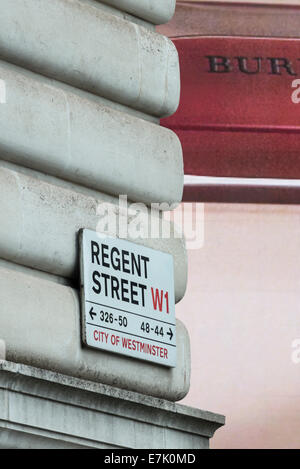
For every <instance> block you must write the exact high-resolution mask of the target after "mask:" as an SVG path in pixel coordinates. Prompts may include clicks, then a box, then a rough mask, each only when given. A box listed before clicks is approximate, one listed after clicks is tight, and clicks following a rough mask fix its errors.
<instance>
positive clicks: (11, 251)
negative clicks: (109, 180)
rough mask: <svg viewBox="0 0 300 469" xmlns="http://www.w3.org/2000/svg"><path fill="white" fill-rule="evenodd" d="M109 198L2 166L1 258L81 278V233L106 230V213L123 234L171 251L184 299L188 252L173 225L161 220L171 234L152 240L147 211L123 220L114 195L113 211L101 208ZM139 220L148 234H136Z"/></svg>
mask: <svg viewBox="0 0 300 469" xmlns="http://www.w3.org/2000/svg"><path fill="white" fill-rule="evenodd" d="M108 201H109V199H108V198H107V197H106V196H105V195H103V196H102V195H101V194H100V193H99V197H98V198H97V199H95V198H93V197H88V196H85V195H83V194H81V193H79V192H75V191H73V190H68V189H65V188H63V187H60V186H56V185H54V184H48V183H46V182H43V181H41V180H39V179H35V178H32V177H29V176H26V175H24V174H22V173H20V172H17V171H13V170H10V169H7V168H4V167H1V165H0V220H1V224H0V257H2V258H4V259H6V260H9V261H12V262H16V263H18V264H22V265H26V266H28V267H32V268H35V269H38V270H43V271H45V272H48V273H52V274H56V275H60V276H63V277H68V278H77V269H78V247H77V240H78V231H79V230H80V229H81V228H89V229H91V230H94V231H95V230H96V229H97V228H98V229H99V228H100V231H101V232H106V233H107V230H105V226H104V227H103V225H104V224H103V223H101V216H103V215H104V219H105V220H106V221H109V220H112V221H113V224H112V226H113V225H114V223H115V220H116V222H117V223H118V220H119V221H120V220H121V221H120V226H119V228H118V226H117V229H118V230H119V231H118V233H119V234H121V235H122V236H123V237H124V238H126V239H128V240H130V241H133V242H136V243H139V244H142V245H145V246H148V247H150V248H153V249H157V250H160V251H164V252H167V253H170V254H172V255H173V258H174V277H175V299H176V301H177V302H178V301H180V299H181V298H182V297H183V296H184V293H185V289H186V283H187V255H186V250H185V243H184V239H183V238H182V237H181V236H180V235H179V233H178V232H177V231H176V230H175V228H174V225H173V223H170V222H168V221H164V222H163V227H164V230H165V232H166V233H167V230H169V232H170V237H168V238H163V237H159V238H150V237H149V233H150V228H151V226H152V225H151V223H150V219H149V216H150V215H149V213H150V212H149V211H148V212H146V216H145V217H144V216H143V217H139V216H138V215H136V213H139V212H138V210H137V211H135V210H133V211H129V216H128V223H127V222H124V223H122V217H121V218H120V217H119V216H118V215H119V213H121V215H123V216H125V215H126V207H125V210H123V208H122V207H121V208H120V209H119V206H118V205H117V203H118V201H116V200H115V199H113V198H112V199H111V200H110V203H111V207H112V208H113V210H114V212H112V210H111V213H110V215H107V216H106V215H105V211H104V212H102V209H104V207H106V206H105V205H103V204H105V203H107V202H108ZM147 213H148V215H147ZM138 221H139V222H140V223H141V227H142V228H143V229H144V232H145V238H143V237H139V238H136V237H135V233H136V231H135V229H136V224H137V222H138ZM151 221H152V223H153V226H154V223H155V221H159V216H158V214H156V215H155V214H154V216H153V218H152V219H151ZM148 222H149V223H148ZM99 223H100V225H99ZM120 227H121V233H120ZM102 228H103V229H102ZM122 231H124V232H123V233H122ZM126 231H127V233H126ZM110 233H111V232H110ZM167 234H169V233H167ZM157 236H158V235H157Z"/></svg>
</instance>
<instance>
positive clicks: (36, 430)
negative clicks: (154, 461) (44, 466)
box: [0, 361, 225, 449]
mask: <svg viewBox="0 0 300 469" xmlns="http://www.w3.org/2000/svg"><path fill="white" fill-rule="evenodd" d="M0 396H1V399H0V428H1V432H0V447H3V445H5V444H6V445H7V446H9V445H10V446H11V445H12V443H11V440H12V441H16V442H17V443H16V444H18V441H19V440H20V445H21V446H22V445H23V446H24V445H25V446H26V441H27V440H28V444H29V442H30V445H31V447H43V446H44V445H47V446H49V445H50V446H51V445H52V446H53V447H56V446H57V447H61V446H64V445H65V447H68V445H70V447H71V446H73V447H74V445H75V447H76V446H78V447H80V446H81V447H95V448H96V447H98V448H103V447H106V448H111V447H123V448H176V449H180V448H191V449H195V448H207V447H208V445H209V438H211V437H212V436H213V434H214V432H215V431H216V430H217V429H218V428H219V427H221V426H222V425H224V423H225V418H224V417H223V416H221V415H218V414H214V413H211V412H206V411H202V410H199V409H193V408H190V407H187V406H183V405H179V404H174V403H171V402H169V401H166V400H161V399H156V398H152V397H150V396H144V395H141V394H138V393H135V392H130V391H124V390H121V389H118V388H114V387H111V386H107V385H102V384H97V383H93V382H90V381H86V380H81V379H77V378H72V377H69V376H65V375H62V374H58V373H53V372H50V371H46V370H41V369H38V368H33V367H30V366H26V365H21V364H15V363H11V362H5V361H2V362H0ZM17 435H18V437H17ZM56 441H57V443H56Z"/></svg>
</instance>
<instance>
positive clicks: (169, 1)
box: [98, 0, 176, 24]
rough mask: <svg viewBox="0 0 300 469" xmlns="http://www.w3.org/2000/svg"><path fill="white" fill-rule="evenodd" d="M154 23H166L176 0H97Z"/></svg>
mask: <svg viewBox="0 0 300 469" xmlns="http://www.w3.org/2000/svg"><path fill="white" fill-rule="evenodd" d="M98 1H102V2H103V3H107V4H108V5H111V6H113V7H115V8H118V9H120V10H124V11H127V12H128V13H131V14H132V15H134V16H138V17H139V18H143V19H144V20H147V21H150V22H151V23H154V24H163V23H167V21H169V20H170V19H171V18H172V16H173V15H174V12H175V5H176V0H98Z"/></svg>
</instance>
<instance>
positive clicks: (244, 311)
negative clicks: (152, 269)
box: [163, 0, 300, 448]
mask: <svg viewBox="0 0 300 469" xmlns="http://www.w3.org/2000/svg"><path fill="white" fill-rule="evenodd" d="M214 1H215V2H217V0H214ZM184 3H187V4H192V3H201V2H193V0H190V1H189V2H184V1H181V2H178V4H179V5H182V4H184ZM222 3H224V2H222ZM230 3H239V4H242V3H244V2H242V0H240V1H239V2H235V1H234V0H230ZM249 3H268V4H284V5H292V4H293V5H300V1H297V0H289V1H288V2H287V1H284V0H265V1H264V2H262V1H256V0H252V2H248V4H249ZM185 21H186V20H185ZM175 23H176V18H175V22H174V20H173V23H172V24H175ZM176 25H177V26H178V22H177V23H176ZM186 28H187V23H186V22H185V29H186ZM163 30H164V31H170V27H168V25H167V26H165V27H163ZM216 33H217V32H216ZM299 57H300V49H299ZM299 115H300V108H299ZM177 316H178V317H179V318H181V319H182V320H183V321H184V323H185V324H186V325H187V327H188V330H189V333H190V335H191V343H192V386H191V391H190V393H189V395H188V396H187V398H186V399H185V400H184V401H183V403H185V404H188V405H192V406H196V407H200V408H203V409H207V410H212V411H214V412H219V413H224V414H225V415H226V417H227V424H226V426H225V427H224V428H223V429H221V430H219V431H218V432H217V433H216V435H215V437H214V439H213V440H212V447H213V448H299V447H300V363H298V361H299V360H298V357H299V356H300V354H297V347H298V349H299V344H300V342H299V341H300V206H299V205H276V204H268V205H267V204H247V203H246V204H224V203H205V204H204V244H203V247H202V248H201V249H198V250H190V251H189V282H188V291H187V294H186V296H185V298H184V299H183V301H182V302H181V303H180V304H179V305H178V306H177ZM297 340H298V343H297ZM297 344H298V345H297Z"/></svg>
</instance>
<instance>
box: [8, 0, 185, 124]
mask: <svg viewBox="0 0 300 469" xmlns="http://www.w3.org/2000/svg"><path fill="white" fill-rule="evenodd" d="M135 3H137V2H135ZM0 6H1V16H0V55H1V57H2V58H3V59H4V60H7V61H9V62H12V63H15V64H17V65H20V66H23V67H25V68H28V69H30V70H33V71H35V72H38V73H41V74H43V75H46V76H50V77H53V78H55V79H57V80H61V81H63V82H66V83H69V84H71V85H73V86H76V87H78V88H83V89H85V90H88V91H90V92H92V93H95V94H99V95H100V96H104V97H106V98H108V99H111V100H113V101H116V102H119V103H122V104H125V105H128V106H132V107H133V108H135V109H139V110H141V111H144V112H147V113H149V114H153V115H155V116H158V117H162V116H166V115H170V114H173V113H174V112H175V110H176V108H177V106H178V103H179V94H180V78H179V61H178V54H177V51H176V48H175V46H174V45H173V43H172V42H171V41H170V40H169V39H168V38H166V37H164V36H162V35H161V34H158V33H156V32H153V31H150V30H148V29H146V28H144V27H141V26H138V25H137V24H135V23H132V22H130V21H126V20H124V19H122V18H119V17H117V16H115V15H112V14H109V13H108V12H106V11H104V10H103V9H102V8H99V5H98V4H97V2H86V1H84V0H14V1H13V2H11V1H7V0H1V2H0ZM112 38H113V39H112Z"/></svg>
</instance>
